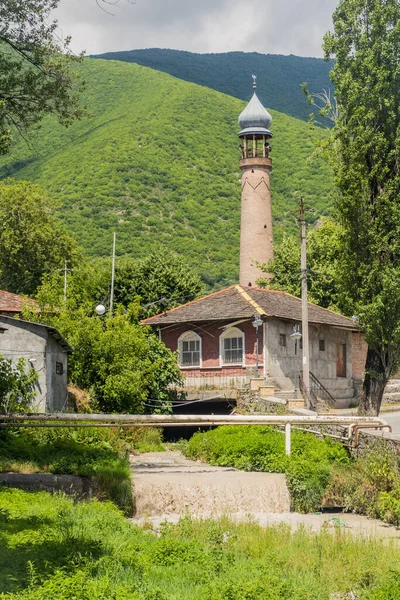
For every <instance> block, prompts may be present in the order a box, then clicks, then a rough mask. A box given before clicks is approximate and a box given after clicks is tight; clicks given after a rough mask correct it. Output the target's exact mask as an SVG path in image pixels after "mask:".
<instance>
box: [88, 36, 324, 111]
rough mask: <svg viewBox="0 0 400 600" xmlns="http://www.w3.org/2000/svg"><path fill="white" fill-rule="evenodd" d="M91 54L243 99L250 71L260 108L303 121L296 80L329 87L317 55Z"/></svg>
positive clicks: (317, 87)
mask: <svg viewBox="0 0 400 600" xmlns="http://www.w3.org/2000/svg"><path fill="white" fill-rule="evenodd" d="M94 58H104V59H108V60H120V61H124V62H130V63H136V64H138V65H143V66H144V67H151V68H152V69H157V70H158V71H163V72H165V73H169V74H170V75H173V76H174V77H179V79H184V80H185V81H191V82H193V83H198V84H199V85H204V86H206V87H208V88H211V89H213V90H217V91H218V92H223V93H224V94H228V95H229V96H234V97H235V98H240V99H241V100H249V98H250V94H251V83H252V80H251V74H252V73H255V74H256V75H258V80H257V84H258V86H257V87H258V94H259V96H260V99H261V100H262V102H264V103H265V106H268V107H269V108H272V109H274V110H279V111H280V112H282V113H285V114H287V115H290V116H292V117H296V118H298V119H303V120H307V118H308V116H309V114H310V112H311V110H310V107H309V106H307V103H306V102H305V100H304V96H303V95H302V92H301V84H302V83H303V82H307V84H308V86H309V88H310V90H312V91H314V92H319V91H320V90H323V89H326V90H329V89H330V88H331V87H332V83H331V82H330V81H329V71H330V69H331V68H332V63H331V62H330V61H329V62H325V61H324V60H322V59H320V58H304V57H300V56H293V55H290V56H282V55H276V54H258V53H257V52H227V53H224V54H195V53H193V52H183V51H181V50H168V49H165V48H162V49H161V48H147V49H145V50H129V51H123V52H107V53H105V54H101V55H99V56H97V57H94Z"/></svg>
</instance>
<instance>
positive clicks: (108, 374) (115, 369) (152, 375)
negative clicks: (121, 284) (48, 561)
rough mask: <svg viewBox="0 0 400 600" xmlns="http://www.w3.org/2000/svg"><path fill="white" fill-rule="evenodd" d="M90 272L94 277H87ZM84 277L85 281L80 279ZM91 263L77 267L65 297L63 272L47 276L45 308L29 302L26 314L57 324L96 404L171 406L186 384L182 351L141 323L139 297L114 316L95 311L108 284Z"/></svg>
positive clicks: (132, 409)
mask: <svg viewBox="0 0 400 600" xmlns="http://www.w3.org/2000/svg"><path fill="white" fill-rule="evenodd" d="M85 274H86V279H87V278H88V277H89V276H92V277H93V280H92V282H90V281H89V282H88V281H86V282H85ZM80 282H82V286H81V285H80ZM102 283H103V282H102V275H101V274H100V276H99V277H97V274H96V273H95V269H93V268H92V267H90V266H83V267H81V268H76V269H75V270H74V273H73V275H72V276H71V277H70V280H69V287H68V294H67V300H66V301H64V298H63V285H62V277H61V276H60V274H54V275H53V276H47V277H46V278H45V280H44V282H43V284H42V286H41V287H40V289H39V290H38V293H37V296H36V299H37V302H38V304H39V306H40V309H41V310H40V312H38V311H37V310H36V311H35V310H34V309H32V308H31V307H29V306H27V307H25V309H24V317H25V318H27V319H29V320H34V321H39V322H44V323H46V324H49V325H53V326H54V327H56V328H57V329H58V331H59V332H60V333H61V334H62V335H63V336H64V337H65V338H66V340H67V341H68V343H69V344H70V345H71V347H72V348H73V353H72V355H71V357H70V359H69V366H68V374H69V379H70V382H71V383H73V384H75V385H77V386H78V387H80V388H82V389H85V390H88V391H89V392H90V395H91V397H92V404H93V406H94V408H97V409H98V410H100V411H104V412H127V413H143V412H154V411H165V410H168V408H169V407H170V401H171V400H172V399H173V397H174V393H173V392H172V391H171V389H170V388H171V387H173V386H174V385H181V384H182V378H181V374H180V371H179V367H178V363H177V359H176V356H175V355H174V354H173V353H172V352H171V351H170V350H169V349H168V348H166V346H165V345H164V344H163V343H162V342H160V341H159V339H158V337H157V336H156V335H155V334H154V333H153V332H152V331H151V329H150V328H148V327H143V326H141V325H139V324H138V314H139V311H140V305H139V302H138V301H137V300H136V302H134V303H132V304H130V305H129V306H128V307H127V308H124V307H123V306H122V305H119V306H117V308H116V310H115V312H114V316H113V317H112V318H110V316H109V315H108V314H107V313H106V316H104V317H98V316H97V315H96V314H95V310H94V309H95V306H96V303H97V302H98V298H95V297H93V295H97V293H98V291H99V289H100V288H101V285H102Z"/></svg>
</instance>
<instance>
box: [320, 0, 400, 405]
mask: <svg viewBox="0 0 400 600" xmlns="http://www.w3.org/2000/svg"><path fill="white" fill-rule="evenodd" d="M323 47H324V51H325V56H326V58H331V57H334V58H335V65H334V68H333V71H332V75H331V78H332V82H333V83H334V85H335V89H336V99H337V104H338V110H339V116H338V119H337V120H336V123H335V126H334V128H333V130H332V135H331V138H330V140H329V145H328V146H327V151H328V157H329V159H330V162H331V165H332V169H333V173H334V178H335V183H336V186H337V188H338V190H339V192H340V197H339V200H338V202H337V212H338V217H339V221H340V223H341V225H342V227H343V238H342V243H343V250H344V252H343V254H342V261H341V267H342V268H341V287H342V290H343V292H344V293H345V294H346V295H347V296H348V299H349V304H350V306H351V309H352V311H353V313H354V314H355V315H357V316H358V319H359V323H360V327H361V329H362V331H363V333H364V335H365V338H366V340H367V342H368V345H369V351H368V356H367V361H366V372H365V380H364V387H363V393H362V398H361V404H360V412H361V413H362V414H371V415H376V414H378V413H379V410H380V406H381V402H382V396H383V391H384V389H385V386H386V383H387V381H388V379H389V377H390V376H391V374H392V373H393V372H394V371H395V370H396V369H397V367H398V365H399V361H400V110H399V107H400V3H399V1H398V0H340V2H339V5H338V7H337V9H336V11H335V12H334V14H333V31H332V32H330V33H327V34H326V36H325V38H324V46H323Z"/></svg>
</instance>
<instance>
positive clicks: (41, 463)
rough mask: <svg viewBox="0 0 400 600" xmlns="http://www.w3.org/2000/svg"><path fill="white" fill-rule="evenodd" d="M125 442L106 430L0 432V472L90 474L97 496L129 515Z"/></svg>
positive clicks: (128, 470) (130, 497) (17, 430)
mask: <svg viewBox="0 0 400 600" xmlns="http://www.w3.org/2000/svg"><path fill="white" fill-rule="evenodd" d="M128 452H129V445H128V444H127V443H126V441H124V440H123V439H121V437H120V436H119V435H118V431H113V430H106V429H101V430H100V429H95V428H93V429H91V428H88V429H76V430H74V429H70V428H68V429H31V430H26V429H15V430H13V431H9V430H8V431H0V471H13V472H19V473H26V472H29V473H35V472H36V473H38V472H40V473H53V474H57V475H61V474H64V475H80V476H82V477H90V478H91V479H92V481H93V483H94V486H95V489H96V493H97V494H98V496H99V497H101V498H103V499H107V500H112V501H113V502H115V504H116V505H117V506H118V507H119V508H121V509H122V510H123V511H124V513H125V514H126V515H127V516H131V515H132V504H133V502H132V491H131V479H130V468H129V462H128V460H127V456H128Z"/></svg>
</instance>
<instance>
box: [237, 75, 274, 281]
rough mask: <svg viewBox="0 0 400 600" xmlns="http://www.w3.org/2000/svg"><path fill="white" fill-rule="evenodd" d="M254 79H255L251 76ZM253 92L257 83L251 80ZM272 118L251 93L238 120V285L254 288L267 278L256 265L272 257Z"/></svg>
mask: <svg viewBox="0 0 400 600" xmlns="http://www.w3.org/2000/svg"><path fill="white" fill-rule="evenodd" d="M253 77H254V76H253ZM254 79H255V77H254ZM253 87H254V89H255V88H256V84H255V81H254V86H253ZM271 122H272V117H271V115H270V114H269V112H268V111H267V110H266V109H265V108H264V107H263V106H262V104H261V102H260V100H259V99H258V97H257V95H256V92H255V91H254V95H253V98H252V99H251V100H250V102H249V104H248V105H247V107H246V108H245V110H244V111H243V112H242V114H241V115H240V117H239V123H240V125H241V127H242V131H241V132H240V133H239V137H240V138H241V149H242V159H241V161H240V168H241V170H242V201H241V223H240V284H241V285H244V286H248V285H252V286H254V285H256V280H257V279H259V278H264V279H266V278H268V277H269V276H268V275H267V274H265V273H263V272H262V271H261V269H260V268H259V267H257V266H256V262H257V263H261V264H265V263H267V262H268V261H269V260H271V259H273V257H274V246H273V234H272V209H271V190H270V173H271V169H272V161H271V159H270V156H269V155H270V152H271V146H270V145H269V140H270V139H271V138H272V133H271V132H270V131H269V129H268V128H269V126H270V124H271Z"/></svg>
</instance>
